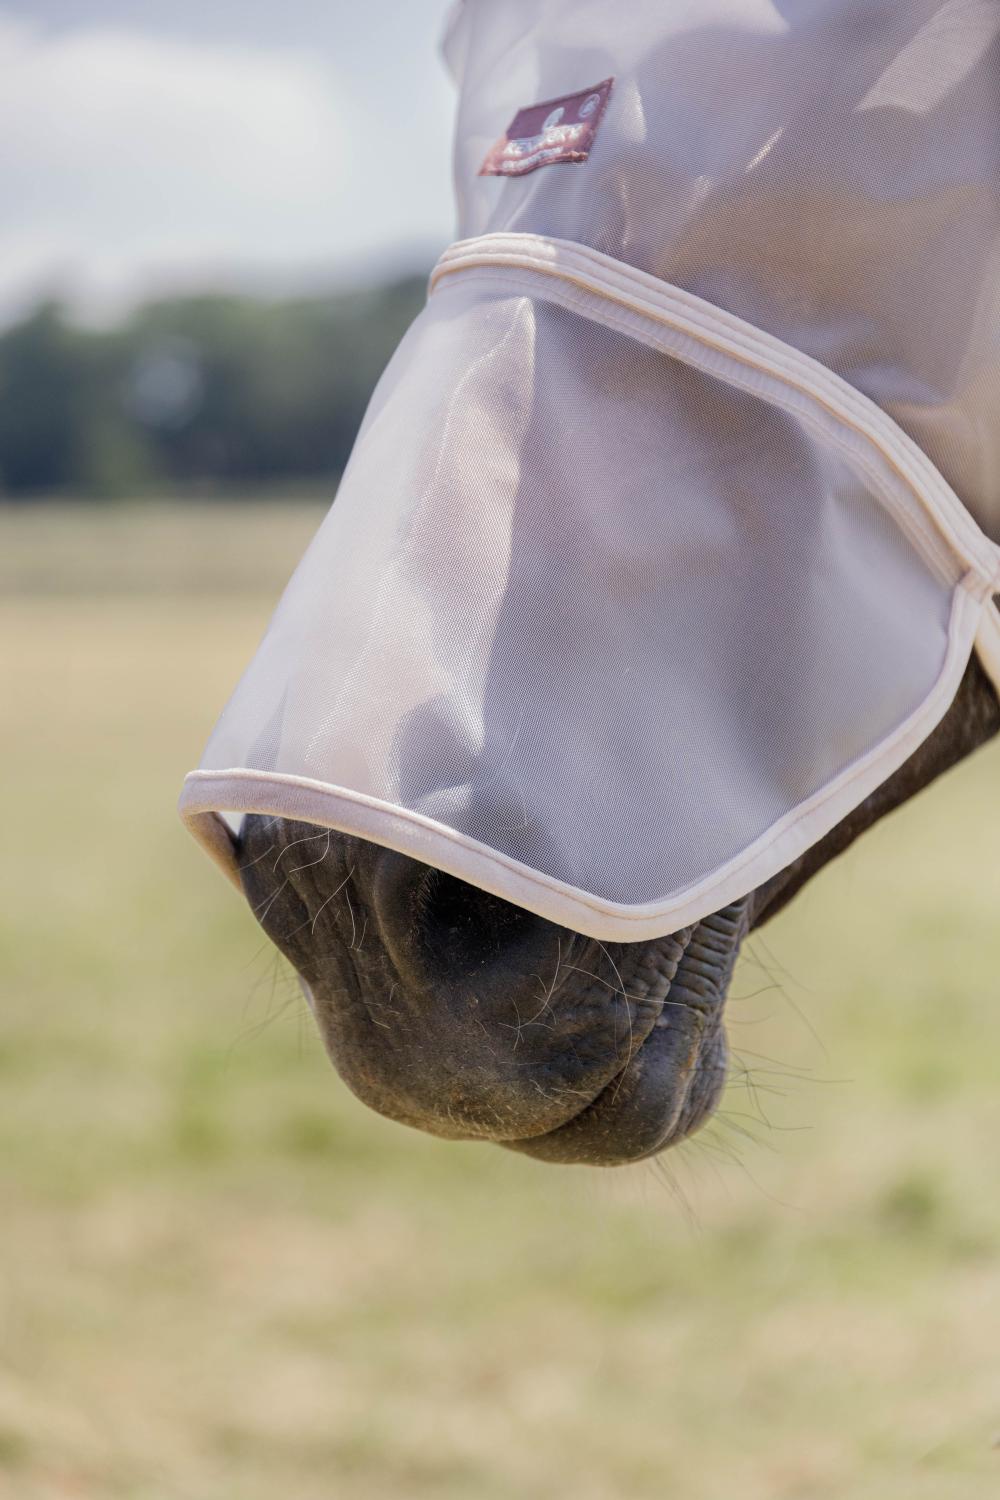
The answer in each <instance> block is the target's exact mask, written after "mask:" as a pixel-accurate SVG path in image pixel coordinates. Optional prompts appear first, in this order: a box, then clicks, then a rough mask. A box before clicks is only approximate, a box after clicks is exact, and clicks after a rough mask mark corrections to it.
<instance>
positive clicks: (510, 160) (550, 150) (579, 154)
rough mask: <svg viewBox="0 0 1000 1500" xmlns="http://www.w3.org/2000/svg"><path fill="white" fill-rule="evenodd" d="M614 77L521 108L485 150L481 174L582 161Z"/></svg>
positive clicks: (500, 174)
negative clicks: (574, 91)
mask: <svg viewBox="0 0 1000 1500" xmlns="http://www.w3.org/2000/svg"><path fill="white" fill-rule="evenodd" d="M614 81H615V80H614V79H613V78H605V80H604V82H603V83H595V84H594V86H593V88H589V89H581V90H580V92H579V93H578V94H563V95H562V97H561V98H559V99H546V100H545V101H544V102H543V103H542V104H529V105H528V107H527V108H526V109H519V110H518V112H517V114H516V115H515V116H514V118H513V120H511V122H510V124H509V125H508V126H507V129H506V131H505V133H504V134H503V135H502V136H501V137H500V139H499V140H498V141H497V142H495V144H494V145H492V146H491V147H490V149H489V151H487V153H486V160H485V161H484V162H483V164H482V166H481V167H480V168H479V175H480V177H522V176H523V175H524V173H525V172H534V171H535V169H536V167H552V166H555V164H556V163H557V162H561V161H586V160H587V157H588V156H589V155H590V148H591V147H592V146H593V144H594V137H595V136H596V135H597V127H598V125H600V123H601V120H602V119H603V117H604V111H605V109H606V108H607V103H608V99H609V98H610V95H611V85H612V84H613V83H614Z"/></svg>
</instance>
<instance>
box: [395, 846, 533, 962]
mask: <svg viewBox="0 0 1000 1500" xmlns="http://www.w3.org/2000/svg"><path fill="white" fill-rule="evenodd" d="M370 878H371V904H372V911H373V915H374V919H375V921H376V922H377V924H378V930H379V935H380V937H381V939H382V941H383V943H384V944H385V947H386V948H387V950H388V951H389V953H390V955H391V957H392V959H393V962H394V963H395V965H396V967H397V969H398V970H399V972H400V973H401V974H405V975H407V976H408V977H410V978H412V979H414V980H423V981H425V982H427V981H429V980H430V979H431V977H432V976H431V973H430V970H431V969H432V970H433V980H434V982H435V983H438V984H440V983H441V982H442V980H444V981H445V982H448V981H452V982H454V981H458V982H463V981H464V982H465V983H468V982H469V980H470V978H472V977H473V976H474V975H475V974H476V973H477V972H479V971H481V970H482V969H483V968H484V967H485V966H491V965H495V964H499V963H501V962H503V964H504V965H505V966H506V965H509V964H511V963H513V964H515V966H516V967H520V965H519V964H518V963H517V958H518V955H519V954H522V953H524V952H525V950H529V952H528V953H527V954H526V956H529V957H535V956H537V954H536V953H534V952H531V950H537V949H538V948H540V947H542V946H543V945H549V946H551V943H552V934H553V933H554V932H555V931H556V929H555V928H554V927H553V926H552V924H551V923H549V922H547V921H545V919H544V918H542V917H536V916H534V915H533V914H532V913H530V912H527V911H525V910H524V909H523V908H522V907H518V906H513V905H511V903H510V902H509V901H504V900H503V899H502V898H501V897H499V896H494V895H492V894H491V893H490V892H489V891H483V890H479V889H478V888H477V887H475V886H471V885H469V884H468V883H467V882H466V881H464V880H458V879H456V877H455V876H453V875H447V874H445V873H444V872H443V871H441V870H437V869H434V868H433V867H431V866H429V865H423V864H421V863H420V862H419V861H417V860H414V859H411V858H410V857H409V856H408V855H405V854H399V853H397V852H396V851H395V850H391V849H382V850H380V851H379V853H378V856H377V858H376V860H375V862H374V868H373V869H372V870H371V872H370Z"/></svg>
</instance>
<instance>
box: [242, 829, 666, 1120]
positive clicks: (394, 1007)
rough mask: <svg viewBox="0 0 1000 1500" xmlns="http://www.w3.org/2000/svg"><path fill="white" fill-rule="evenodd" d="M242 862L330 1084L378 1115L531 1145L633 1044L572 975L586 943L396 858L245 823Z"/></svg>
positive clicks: (316, 833)
mask: <svg viewBox="0 0 1000 1500" xmlns="http://www.w3.org/2000/svg"><path fill="white" fill-rule="evenodd" d="M241 863H242V867H243V883H244V889H245V890H246V894H247V897H248V899H249V900H250V903H251V906H252V907H253V908H254V910H255V912H256V914H257V917H258V920H259V921H260V923H261V925H262V926H263V927H264V929H265V931H266V932H267V933H268V935H269V936H270V937H271V938H272V939H273V941H274V942H275V943H276V944H277V946H278V947H279V948H280V949H281V950H282V952H283V953H284V954H285V956H286V958H288V959H290V960H291V962H292V963H293V964H294V966H295V968H296V969H297V970H298V972H299V974H300V975H301V976H302V978H303V979H304V980H305V982H306V984H307V985H308V990H309V994H310V998H311V1002H312V1006H313V1010H314V1013H315V1016H316V1020H317V1023H318V1025H319V1028H320V1031H321V1033H322V1035H323V1040H324V1042H325V1043H326V1046H327V1050H328V1051H329V1053H330V1056H331V1058H332V1060H333V1062H334V1064H335V1066H336V1067H337V1069H338V1071H339V1072H340V1074H341V1076H342V1078H343V1079H344V1081H345V1082H346V1083H347V1084H348V1086H349V1087H350V1088H352V1089H353V1091H354V1092H355V1093H356V1094H358V1096H359V1097H360V1098H362V1099H363V1100H364V1101H365V1102H366V1103H368V1104H370V1105H371V1106H372V1107H373V1108H375V1109H377V1110H378V1111H379V1112H380V1113H382V1114H385V1115H389V1116H390V1117H391V1118H393V1119H397V1120H402V1121H404V1122H405V1123H408V1124H416V1125H419V1126H420V1127H422V1128H423V1129H425V1130H430V1131H432V1133H434V1134H439V1135H452V1136H456V1135H457V1136H481V1137H482V1136H485V1137H487V1138H490V1139H494V1140H511V1139H516V1138H526V1137H529V1136H531V1137H533V1136H536V1135H540V1134H543V1133H545V1132H546V1131H549V1130H552V1129H556V1128H558V1127H559V1126H560V1125H561V1124H563V1123H564V1122H565V1121H566V1120H568V1119H569V1118H570V1117H571V1116H573V1115H574V1114H575V1113H577V1112H578V1111H579V1109H580V1108H581V1107H582V1105H584V1104H586V1102H587V1101H588V1100H589V1099H590V1098H592V1097H594V1096H595V1095H596V1094H597V1093H598V1092H599V1091H600V1089H601V1088H602V1087H604V1086H605V1084H606V1083H607V1082H608V1081H609V1080H610V1079H611V1078H612V1077H613V1076H615V1074H616V1073H617V1072H618V1070H619V1069H620V1068H621V1066H622V1065H623V1062H624V1060H625V1055H624V1053H627V1050H628V1047H629V1044H630V1042H631V1041H632V1039H633V1036H635V1038H636V1039H638V1034H639V1030H638V1027H634V1026H633V1023H632V1019H631V1017H630V1016H627V1015H625V1013H624V1011H623V1009H622V1007H623V1006H625V1007H626V1008H630V1007H629V1002H628V1001H627V1000H625V999H624V998H619V997H617V996H615V995H614V994H612V993H609V989H608V987H607V986H606V985H604V984H601V983H596V982H591V981H589V980H587V979H586V978H584V979H583V980H582V981H581V980H580V978H579V974H583V973H585V971H586V970H587V969H589V968H590V967H591V966H590V965H589V964H588V962H587V960H586V954H585V953H583V952H582V949H581V947H580V945H581V944H585V943H586V942H587V940H586V939H583V938H579V937H578V935H576V934H574V933H571V932H568V931H567V930H566V929H564V928H562V927H557V926H555V925H554V924H552V923H550V922H547V921H546V920H545V919H544V918H542V917H537V916H534V915H533V914H531V913H530V912H527V911H525V910H523V909H521V908H520V907H515V906H513V905H511V904H510V903H509V902H506V901H504V900H502V899H501V898H500V897H497V896H494V895H491V894H490V893H489V892H486V891H482V890H479V889H478V888H476V887H473V886H471V885H468V884H466V883H465V882H464V881H462V880H458V879H455V878H454V877H453V876H450V875H447V874H444V873H443V872H441V871H440V870H436V869H433V868H431V867H430V866H427V865H424V864H422V863H420V862H419V861H417V860H415V859H412V858H410V857H409V856H408V855H405V854H401V853H399V852H398V851H395V850H390V849H383V848H381V847H380V846H378V845H375V844H372V843H369V842H366V841H365V840H362V839H357V838H353V837H350V836H347V835H344V834H340V833H336V832H333V831H330V832H329V833H328V832H327V831H326V830H323V829H317V828H315V827H312V826H310V825H305V824H296V823H293V822H290V821H287V822H286V821H284V820H280V821H278V822H274V821H272V822H270V823H269V824H267V825H265V820H262V819H260V820H254V821H253V822H252V821H251V820H249V819H248V820H246V822H245V824H244V832H243V851H242V861H241ZM577 971H579V973H578V972H577ZM569 980H573V981H575V982H574V983H573V984H572V985H568V984H567V981H569ZM623 1049H624V1052H623Z"/></svg>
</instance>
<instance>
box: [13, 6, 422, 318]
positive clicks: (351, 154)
mask: <svg viewBox="0 0 1000 1500" xmlns="http://www.w3.org/2000/svg"><path fill="white" fill-rule="evenodd" d="M0 75H2V77H3V79H4V86H3V89H2V91H0V181H2V182H3V184H4V191H3V194H2V196H0V305H2V304H4V303H6V304H7V305H10V303H11V302H12V301H13V300H16V299H17V298H18V297H23V295H24V294H25V292H26V291H27V290H28V288H29V287H31V286H33V285H34V286H37V285H39V284H44V283H46V282H48V283H51V282H52V280H53V279H55V278H56V277H58V279H59V281H60V282H61V283H62V284H64V285H65V284H67V283H69V284H71V285H72V286H73V287H75V289H76V291H77V294H78V295H79V296H81V297H82V298H83V299H84V300H87V301H90V302H91V303H93V302H94V301H95V300H96V301H104V302H107V301H114V300H115V299H122V298H127V297H128V295H130V293H131V292H132V291H134V290H135V289H136V288H137V287H138V286H140V285H141V284H142V282H143V281H144V280H148V279H149V278H150V277H152V278H154V279H159V280H163V279H168V280H169V279H189V278H191V277H193V276H196V275H198V274H199V273H203V272H205V271H208V270H210V269H212V268H215V269H221V268H230V269H235V270H237V271H246V270H252V269H254V268H257V269H265V268H267V267H281V266H286V267H287V266H295V265H310V264H311V265H318V264H323V263H337V262H339V263H341V264H343V263H344V262H345V261H350V260H352V259H353V260H356V259H357V258H358V257H359V256H361V255H364V254H367V253H370V252H372V251H373V250H375V249H377V248H379V247H381V246H384V245H385V244H386V243H387V242H391V241H392V240H393V239H394V238H395V239H401V238H409V239H411V240H413V241H418V240H420V239H423V238H431V237H436V236H438V235H439V234H440V233H442V231H443V232H445V233H446V232H447V206H446V203H445V202H444V201H443V195H442V194H441V193H440V192H433V191H432V192H430V193H429V194H424V195H423V197H421V196H420V195H416V196H414V195H412V194H411V195H406V194H405V193H404V195H403V197H404V202H403V203H400V202H398V201H396V195H394V194H393V193H391V192H390V193H388V194H387V193H385V192H383V193H379V191H378V171H379V163H380V162H382V161H384V162H390V161H391V160H392V158H393V157H394V155H395V152H394V151H393V143H392V139H391V133H390V130H389V126H388V125H387V124H386V122H385V121H383V120H382V119H381V118H380V115H379V112H378V111H377V110H371V109H369V108H368V107H367V103H366V101H365V100H364V98H363V97H362V98H361V99H359V98H358V97H356V96H354V95H352V92H351V90H350V89H349V87H348V85H347V83H346V81H345V80H344V79H343V78H338V77H337V76H336V74H335V72H334V70H333V69H332V68H331V67H330V66H329V65H327V64H326V63H325V62H324V61H323V60H322V58H321V56H320V55H317V54H314V53H312V52H308V51H304V50H303V51H282V50H276V49H274V48H267V49H265V48H262V47H256V48H254V47H248V46H242V45H220V44H213V45H205V44H198V45H195V44H192V43H188V42H182V41H176V40H168V39H155V38H153V37H151V36H146V35H142V34H140V33H129V32H126V31H122V30H108V29H99V28H91V29H86V30H77V31H73V32H69V33H61V34H55V35H52V34H44V33H42V32H40V31H39V30H37V29H36V28H33V27H32V26H31V25H30V24H27V23H24V22H21V21H16V20H14V19H12V18H11V17H10V15H9V14H5V13H3V12H2V11H0ZM416 154H417V159H419V154H420V153H419V152H417V153H416ZM373 172H374V178H375V181H372V177H371V175H370V174H372V173H373ZM404 207H405V215H404V214H403V213H401V210H403V209H404Z"/></svg>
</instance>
